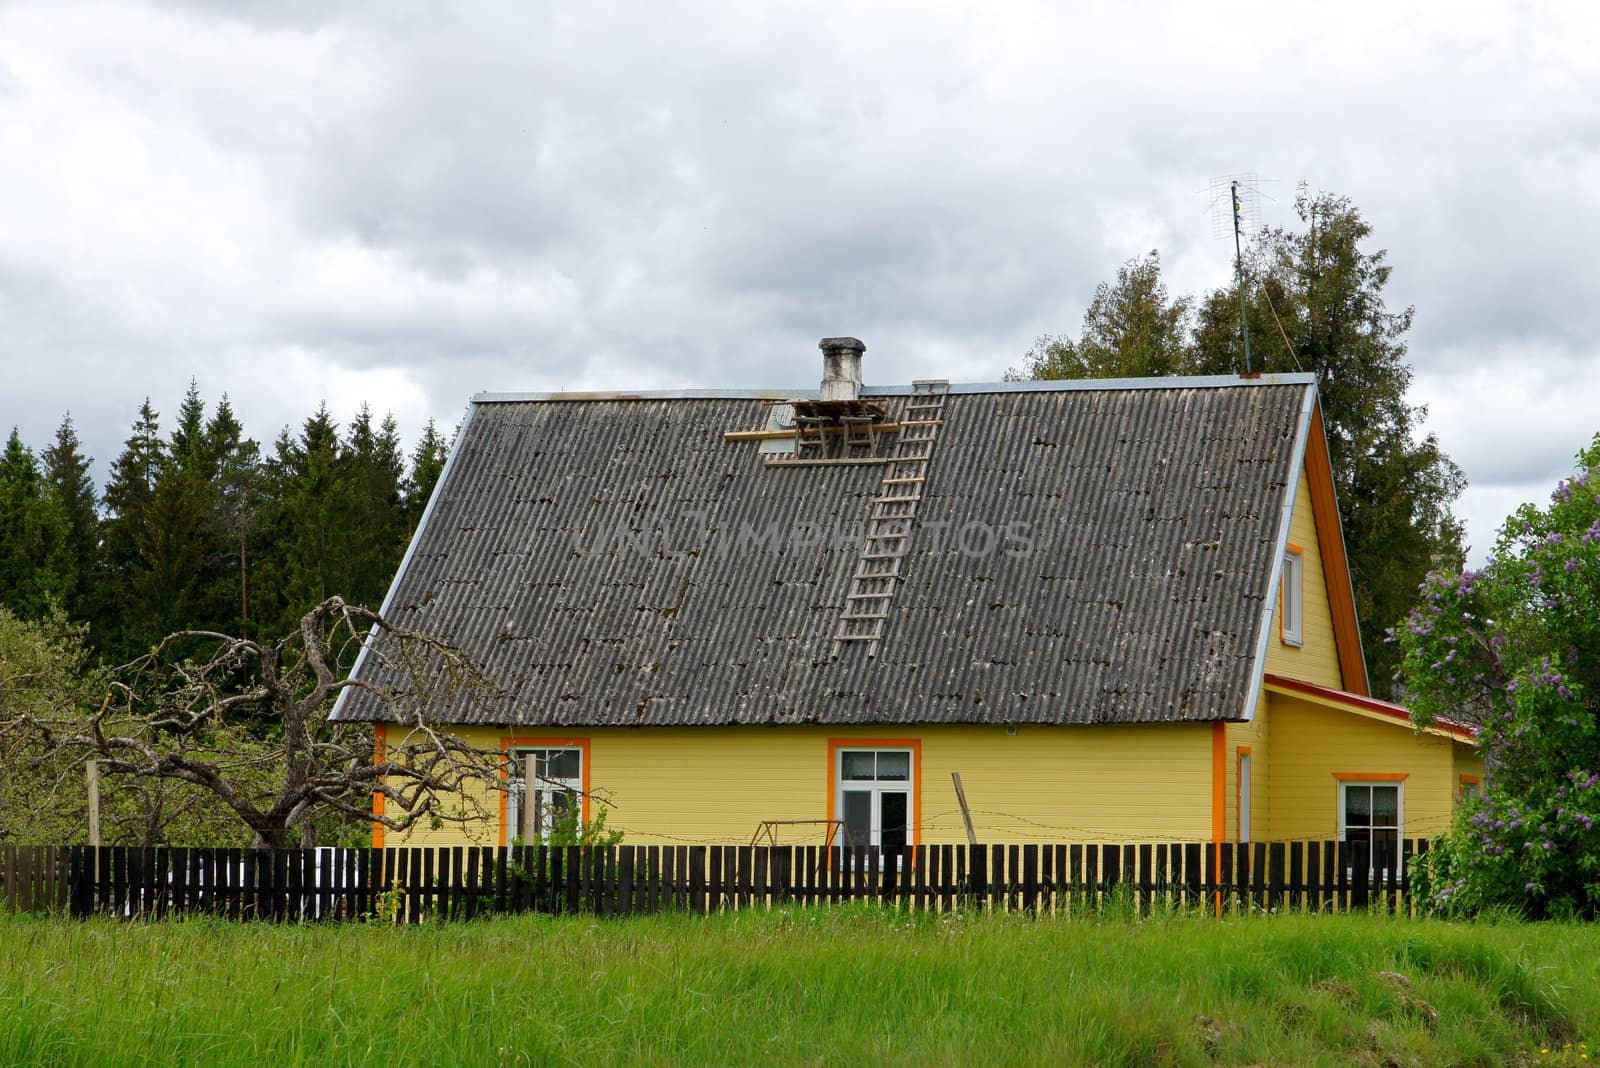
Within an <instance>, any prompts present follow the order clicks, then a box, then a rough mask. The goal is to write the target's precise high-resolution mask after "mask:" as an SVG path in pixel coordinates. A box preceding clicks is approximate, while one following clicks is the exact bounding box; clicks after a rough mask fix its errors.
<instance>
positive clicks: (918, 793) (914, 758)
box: [824, 738, 922, 846]
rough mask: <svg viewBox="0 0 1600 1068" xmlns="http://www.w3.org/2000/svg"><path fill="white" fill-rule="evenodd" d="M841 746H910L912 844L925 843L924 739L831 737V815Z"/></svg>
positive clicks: (894, 747)
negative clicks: (923, 830) (923, 797)
mask: <svg viewBox="0 0 1600 1068" xmlns="http://www.w3.org/2000/svg"><path fill="white" fill-rule="evenodd" d="M841 749H909V750H911V844H912V845H914V846H915V845H921V844H922V740H921V739H920V738H829V739H828V773H827V777H826V779H825V780H824V781H825V783H826V784H827V788H828V804H827V809H826V811H827V813H828V819H829V820H830V821H832V820H833V819H835V816H834V798H835V797H836V796H837V795H838V792H839V782H838V777H837V775H838V768H839V750H841Z"/></svg>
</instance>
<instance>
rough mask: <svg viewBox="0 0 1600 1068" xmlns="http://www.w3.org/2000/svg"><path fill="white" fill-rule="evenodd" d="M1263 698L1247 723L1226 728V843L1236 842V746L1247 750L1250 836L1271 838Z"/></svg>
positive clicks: (1268, 748)
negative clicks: (1248, 757) (1248, 751)
mask: <svg viewBox="0 0 1600 1068" xmlns="http://www.w3.org/2000/svg"><path fill="white" fill-rule="evenodd" d="M1268 718H1269V717H1268V715H1267V695H1266V693H1265V691H1263V692H1262V694H1261V696H1260V698H1259V699H1258V700H1257V701H1256V716H1255V719H1253V720H1251V721H1250V722H1249V723H1230V724H1228V726H1227V757H1226V760H1225V761H1224V771H1225V773H1226V776H1227V779H1226V781H1225V783H1224V786H1223V797H1224V799H1225V801H1226V805H1227V809H1226V810H1227V828H1226V831H1225V832H1224V834H1223V837H1224V838H1225V839H1226V840H1227V841H1230V842H1236V841H1238V840H1239V747H1240V746H1247V747H1248V748H1249V749H1250V837H1251V838H1252V839H1254V840H1255V841H1257V842H1265V841H1269V840H1270V839H1271V836H1272V808H1271V805H1270V800H1269V799H1270V798H1271V792H1272V750H1271V745H1270V742H1271V735H1270V733H1269V730H1268V726H1269V724H1268Z"/></svg>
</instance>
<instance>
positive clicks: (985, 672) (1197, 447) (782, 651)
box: [335, 375, 1316, 727]
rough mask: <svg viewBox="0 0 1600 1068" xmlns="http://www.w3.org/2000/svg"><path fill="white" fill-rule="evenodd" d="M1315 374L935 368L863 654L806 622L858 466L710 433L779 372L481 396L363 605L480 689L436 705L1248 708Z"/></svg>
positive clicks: (1092, 716)
mask: <svg viewBox="0 0 1600 1068" xmlns="http://www.w3.org/2000/svg"><path fill="white" fill-rule="evenodd" d="M1315 391H1316V387H1315V380H1314V378H1313V377H1312V376H1309V375H1279V376H1266V377H1263V378H1260V379H1255V380H1240V379H1237V378H1231V377H1229V378H1204V379H1149V380H1110V381H1104V380H1102V381H1094V382H1045V383H1033V382H1029V383H998V384H981V385H954V386H952V387H951V388H950V393H949V396H948V398H947V400H946V401H945V410H944V425H943V426H942V428H941V431H940V436H939V438H938V442H937V446H936V448H935V450H934V454H933V458H932V460H931V463H930V465H929V470H928V476H927V477H928V481H927V483H926V484H925V487H924V497H923V499H922V501H921V505H920V508H919V510H918V513H917V517H916V523H915V527H914V529H913V533H912V538H911V544H910V549H909V552H908V555H907V557H906V560H905V563H904V570H903V576H904V577H903V579H902V581H901V583H900V585H899V587H898V588H897V589H896V592H895V593H894V595H893V599H892V602H891V605H890V607H889V610H888V620H887V623H886V627H885V632H884V637H883V640H882V642H881V644H880V646H879V648H878V651H877V655H876V656H873V657H869V656H867V655H866V650H865V649H864V648H863V647H862V646H860V645H846V646H845V647H844V648H843V649H842V650H841V651H840V653H839V655H837V656H835V655H834V644H833V636H834V633H835V630H836V628H837V625H838V619H839V615H840V611H841V606H842V604H843V603H844V597H845V593H846V589H847V586H848V584H849V580H850V577H851V575H852V573H853V571H854V568H855V564H856V561H857V559H858V556H859V554H860V552H861V543H862V535H861V530H862V527H863V525H864V523H865V520H866V518H867V515H868V509H869V507H870V503H871V500H872V498H873V497H874V496H876V495H877V494H878V493H880V492H881V490H880V482H881V479H882V477H883V469H882V468H881V467H880V466H876V465H846V464H839V465H827V466H790V467H787V468H779V467H774V466H769V465H768V464H766V463H765V462H764V461H763V460H762V458H761V457H760V456H759V455H758V454H757V450H756V447H755V446H754V445H751V444H749V443H739V442H727V441H724V440H723V433H724V432H725V431H730V430H746V429H754V428H758V427H761V426H763V425H764V421H765V419H766V416H767V411H768V406H769V404H770V403H771V401H772V400H773V399H778V398H782V397H797V396H805V395H806V393H805V392H804V391H784V392H782V393H772V392H758V391H751V392H743V393H741V392H738V391H706V392H701V393H681V394H634V395H617V394H611V395H596V394H587V395H563V394H508V395H481V396H479V397H476V398H474V400H473V404H472V407H471V409H470V410H469V413H468V419H467V421H466V423H465V425H464V426H463V428H462V431H461V433H460V435H459V439H458V441H457V442H456V445H455V447H454V449H453V450H452V454H451V457H450V460H449V462H448V464H447V467H446V470H445V473H444V474H443V475H442V476H441V479H440V482H439V485H438V486H437V487H436V488H435V493H434V498H433V501H432V502H431V504H430V505H429V510H428V514H427V515H426V516H425V517H424V520H423V523H422V525H421V527H420V528H419V530H418V532H417V534H416V536H415V538H414V540H413V542H412V545H411V548H410V549H409V550H408V552H407V556H406V559H405V562H404V563H403V564H402V566H401V569H400V572H399V574H398V575H397V576H396V579H395V582H394V585H393V586H392V588H391V590H390V593H389V597H388V599H387V601H386V604H385V612H386V614H388V615H389V616H390V617H391V618H393V619H395V620H396V621H398V622H400V623H402V624H404V625H406V626H408V627H412V628H415V629H418V630H423V631H427V632H429V633H433V634H437V635H440V636H443V637H446V638H449V639H450V640H452V641H454V642H456V643H457V644H459V645H460V646H462V647H463V648H464V649H465V650H466V651H467V652H468V653H469V654H470V655H472V656H473V657H474V658H475V659H477V661H478V662H479V663H480V664H481V665H483V667H484V668H485V669H486V670H487V671H488V672H489V674H490V675H491V676H492V677H493V678H495V679H496V680H497V681H499V682H500V683H502V684H503V685H504V686H505V688H506V692H505V694H504V695H503V696H502V697H499V698H496V699H493V700H491V701H489V702H487V703H484V704H478V705H474V706H470V707H468V706H462V707H459V708H436V709H434V715H435V716H436V717H437V718H438V719H440V720H441V721H444V722H482V723H496V724H507V725H512V724H515V725H523V726H563V727H579V726H587V727H594V726H645V725H650V726H660V725H669V724H686V725H708V726H709V725H723V724H797V723H823V724H849V723H863V724H865V723H882V724H896V723H898V724H910V723H995V724H1000V723H1131V722H1172V721H1193V720H1219V719H1247V718H1249V717H1250V715H1251V714H1252V713H1253V710H1254V706H1255V698H1256V691H1257V688H1258V687H1259V686H1260V684H1261V670H1262V669H1261V663H1262V662H1263V660H1264V658H1263V657H1262V656H1261V654H1260V652H1259V650H1260V648H1261V646H1262V643H1263V642H1264V641H1265V640H1266V633H1267V626H1266V624H1267V622H1268V620H1269V619H1270V614H1271V610H1272V601H1273V597H1272V591H1273V590H1274V588H1275V583H1276V582H1277V578H1278V568H1279V566H1280V563H1279V562H1280V560H1281V556H1282V550H1283V544H1284V539H1285V538H1286V537H1287V529H1288V510H1289V508H1290V507H1291V506H1292V501H1293V498H1294V489H1295V480H1296V479H1297V478H1298V473H1299V466H1300V463H1301V460H1302V458H1303V456H1304V451H1305V446H1306V440H1307V437H1308V429H1309V426H1310V416H1311V413H1312V410H1313V408H1314V407H1315ZM910 392H911V390H910V389H909V388H908V387H877V388H870V387H869V388H867V389H864V390H863V391H862V394H863V396H864V397H870V398H871V399H872V400H874V401H877V402H878V403H881V404H883V405H884V406H885V407H886V408H888V409H889V412H890V418H891V419H892V418H894V417H895V414H896V413H897V412H898V411H899V410H900V409H901V408H902V407H903V406H904V404H905V403H906V400H907V398H908V397H909V394H910ZM811 395H813V396H814V395H815V394H814V393H812V394H811ZM807 524H811V525H820V526H821V527H822V528H823V530H824V532H825V534H826V536H825V537H821V538H814V537H813V536H811V535H807V534H801V535H796V534H795V533H794V532H795V531H796V530H797V528H801V527H803V526H805V525H807ZM1009 535H1015V536H1014V537H1009ZM1024 543H1026V544H1024ZM1008 550H1010V551H1008ZM358 673H359V674H360V675H361V677H362V678H364V679H365V680H366V681H368V682H369V683H371V684H373V685H375V686H383V685H386V684H390V683H392V681H393V680H391V679H389V678H387V677H386V675H385V669H384V668H383V667H382V665H380V664H378V663H377V662H376V660H375V659H374V660H371V661H367V660H364V661H363V663H362V665H361V666H360V667H358ZM335 714H336V716H337V717H338V718H341V719H356V720H359V719H372V718H378V715H379V714H378V710H377V709H376V708H375V705H374V702H372V701H371V700H370V698H367V697H366V696H365V695H363V694H361V693H360V692H359V691H351V692H350V693H349V694H347V699H345V700H343V701H342V702H341V705H340V706H339V708H338V709H337V710H336V713H335Z"/></svg>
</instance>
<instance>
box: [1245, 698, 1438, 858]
mask: <svg viewBox="0 0 1600 1068" xmlns="http://www.w3.org/2000/svg"><path fill="white" fill-rule="evenodd" d="M1267 703H1268V706H1269V709H1270V712H1269V715H1270V717H1271V721H1272V745H1271V757H1272V786H1273V789H1272V806H1271V807H1272V812H1271V817H1270V820H1271V830H1272V837H1273V838H1277V839H1293V838H1330V837H1332V836H1333V835H1335V834H1336V833H1338V821H1339V812H1338V798H1339V790H1338V779H1337V778H1336V777H1335V775H1336V773H1342V774H1358V775H1360V774H1375V775H1393V774H1404V775H1405V776H1406V778H1405V780H1404V782H1405V787H1404V794H1403V796H1404V802H1403V805H1404V815H1403V819H1404V825H1403V827H1402V832H1403V833H1404V835H1405V836H1406V837H1408V838H1431V837H1434V836H1436V835H1439V834H1441V833H1443V832H1444V831H1446V830H1448V829H1449V827H1450V817H1451V812H1452V809H1453V806H1454V800H1455V789H1456V770H1455V769H1456V763H1455V760H1456V758H1455V753H1454V751H1453V750H1454V749H1455V748H1456V747H1457V746H1458V744H1459V743H1455V742H1452V741H1451V740H1450V739H1449V738H1443V737H1439V736H1437V735H1431V734H1417V733H1416V732H1415V731H1413V730H1411V728H1410V727H1408V726H1406V725H1405V724H1401V723H1394V724H1390V723H1382V722H1379V721H1377V720H1373V719H1368V718H1367V717H1365V716H1358V715H1354V714H1351V713H1349V712H1342V711H1339V710H1336V709H1330V708H1325V707H1322V706H1320V705H1316V704H1313V703H1311V702H1309V701H1303V700H1300V699H1298V698H1294V697H1289V696H1285V695H1283V694H1278V693H1273V694H1269V695H1268V702H1267Z"/></svg>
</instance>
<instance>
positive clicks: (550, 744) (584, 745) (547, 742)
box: [500, 738, 589, 846]
mask: <svg viewBox="0 0 1600 1068" xmlns="http://www.w3.org/2000/svg"><path fill="white" fill-rule="evenodd" d="M513 747H521V748H529V749H533V748H538V749H577V750H580V751H581V752H582V753H583V755H582V756H581V757H580V758H579V763H580V764H581V765H582V767H581V768H580V769H579V773H580V774H581V775H582V776H583V797H582V799H581V800H580V801H579V804H580V805H582V806H583V822H585V823H588V822H589V739H587V738H501V739H500V752H502V753H505V752H509V751H510V750H511V749H512V748H513ZM510 773H511V760H510V758H507V759H506V760H503V761H501V763H500V778H501V779H503V780H505V781H507V782H509V781H510V779H511V774H510ZM510 838H511V836H510V835H509V834H508V833H507V829H506V795H505V792H504V791H502V792H501V794H500V844H501V845H502V846H504V845H510V844H511V843H510Z"/></svg>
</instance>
